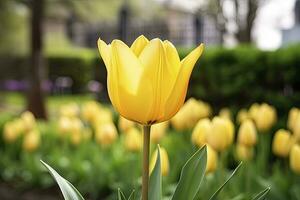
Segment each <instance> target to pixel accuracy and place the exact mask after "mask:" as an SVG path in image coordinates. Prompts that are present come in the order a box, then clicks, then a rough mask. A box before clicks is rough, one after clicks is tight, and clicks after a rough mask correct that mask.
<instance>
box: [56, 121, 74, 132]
mask: <svg viewBox="0 0 300 200" xmlns="http://www.w3.org/2000/svg"><path fill="white" fill-rule="evenodd" d="M58 130H59V132H60V133H61V134H69V133H70V132H71V130H72V120H71V119H70V118H68V117H60V118H59V120H58Z"/></svg>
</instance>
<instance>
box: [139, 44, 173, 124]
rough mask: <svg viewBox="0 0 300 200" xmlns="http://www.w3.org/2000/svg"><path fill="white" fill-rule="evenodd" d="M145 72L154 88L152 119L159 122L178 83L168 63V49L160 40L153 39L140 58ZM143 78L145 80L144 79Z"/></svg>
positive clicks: (144, 74) (145, 76) (144, 75)
mask: <svg viewBox="0 0 300 200" xmlns="http://www.w3.org/2000/svg"><path fill="white" fill-rule="evenodd" d="M139 60H140V62H141V63H142V64H143V66H144V68H145V71H144V72H143V77H144V78H149V79H150V81H151V85H152V87H153V99H154V102H153V107H152V109H151V114H150V116H149V118H150V119H152V120H153V122H154V121H157V120H158V118H161V117H162V116H163V112H162V111H163V109H164V107H165V103H166V100H167V98H168V96H169V95H170V92H171V90H172V88H173V86H174V83H175V81H176V76H175V73H174V72H173V69H172V66H170V65H169V64H168V62H167V57H166V49H165V47H164V44H163V42H162V41H161V40H159V39H153V40H151V41H150V42H149V44H148V45H147V46H146V47H145V48H144V50H143V51H142V52H141V54H140V56H139ZM144 78H143V79H144Z"/></svg>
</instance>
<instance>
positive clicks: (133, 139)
mask: <svg viewBox="0 0 300 200" xmlns="http://www.w3.org/2000/svg"><path fill="white" fill-rule="evenodd" d="M124 142H125V148H126V149H127V150H128V151H132V152H138V151H140V150H141V149H142V147H143V137H142V134H141V133H140V132H139V131H138V130H137V128H134V127H132V128H131V129H129V130H128V132H127V134H126V135H125V141H124Z"/></svg>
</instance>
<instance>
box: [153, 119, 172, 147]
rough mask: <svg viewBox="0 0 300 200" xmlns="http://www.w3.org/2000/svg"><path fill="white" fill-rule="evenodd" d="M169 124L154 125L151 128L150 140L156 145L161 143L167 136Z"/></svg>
mask: <svg viewBox="0 0 300 200" xmlns="http://www.w3.org/2000/svg"><path fill="white" fill-rule="evenodd" d="M168 126H169V122H168V121H165V122H161V123H159V124H154V125H153V126H152V127H151V134H150V139H151V141H152V142H154V143H159V141H160V140H161V139H162V138H163V137H164V136H165V134H166V131H167V129H168Z"/></svg>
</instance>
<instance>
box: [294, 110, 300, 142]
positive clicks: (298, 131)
mask: <svg viewBox="0 0 300 200" xmlns="http://www.w3.org/2000/svg"><path fill="white" fill-rule="evenodd" d="M293 134H294V136H295V138H296V139H297V141H299V140H300V113H299V114H298V115H297V117H296V119H295V122H294V126H293Z"/></svg>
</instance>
